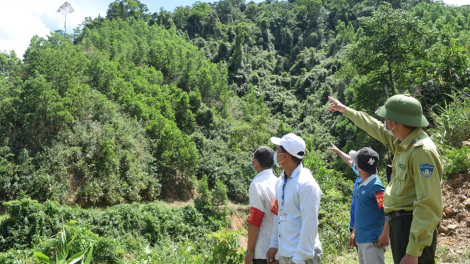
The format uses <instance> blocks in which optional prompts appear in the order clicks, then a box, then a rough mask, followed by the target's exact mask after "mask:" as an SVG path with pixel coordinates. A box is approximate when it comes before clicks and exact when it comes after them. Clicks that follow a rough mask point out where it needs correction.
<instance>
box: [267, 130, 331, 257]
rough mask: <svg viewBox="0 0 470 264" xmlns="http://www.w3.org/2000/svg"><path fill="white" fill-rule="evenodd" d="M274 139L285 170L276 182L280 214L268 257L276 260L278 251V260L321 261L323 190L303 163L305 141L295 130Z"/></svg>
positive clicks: (276, 159)
mask: <svg viewBox="0 0 470 264" xmlns="http://www.w3.org/2000/svg"><path fill="white" fill-rule="evenodd" d="M271 142H272V143H274V144H275V145H277V146H278V147H277V149H276V152H275V153H274V164H276V166H280V167H282V169H283V170H284V171H283V172H282V174H281V176H280V177H279V179H278V181H277V184H276V199H277V203H278V215H277V218H276V217H275V219H274V229H273V234H272V236H271V244H270V249H269V251H268V253H267V255H266V258H267V261H268V263H275V262H276V260H275V255H276V253H279V264H303V263H308V264H317V263H320V261H321V254H322V249H321V244H320V239H319V236H318V212H319V208H320V199H321V190H320V187H319V186H318V184H317V182H316V181H315V179H314V178H313V176H312V174H311V173H310V170H309V169H307V168H304V167H303V166H302V159H303V157H304V154H305V142H304V140H303V139H302V138H300V137H299V136H297V135H295V134H293V133H289V134H287V135H284V136H283V137H282V138H277V137H272V138H271ZM278 251H279V252H278Z"/></svg>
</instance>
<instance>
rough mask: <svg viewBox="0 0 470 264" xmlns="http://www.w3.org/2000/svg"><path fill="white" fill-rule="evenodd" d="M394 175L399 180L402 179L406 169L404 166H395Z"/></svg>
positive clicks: (404, 177) (404, 176)
mask: <svg viewBox="0 0 470 264" xmlns="http://www.w3.org/2000/svg"><path fill="white" fill-rule="evenodd" d="M395 177H396V178H397V180H399V181H404V180H405V179H406V170H405V169H404V168H403V169H402V168H400V167H396V170H395Z"/></svg>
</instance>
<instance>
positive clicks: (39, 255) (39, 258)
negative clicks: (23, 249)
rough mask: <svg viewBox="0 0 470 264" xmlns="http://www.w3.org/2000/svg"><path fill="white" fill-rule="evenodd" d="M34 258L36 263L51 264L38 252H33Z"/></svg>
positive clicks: (47, 258)
mask: <svg viewBox="0 0 470 264" xmlns="http://www.w3.org/2000/svg"><path fill="white" fill-rule="evenodd" d="M33 253H34V256H35V257H36V263H41V261H43V262H46V263H50V264H52V261H51V260H50V259H49V257H47V256H46V255H44V254H42V253H41V252H39V251H36V250H33Z"/></svg>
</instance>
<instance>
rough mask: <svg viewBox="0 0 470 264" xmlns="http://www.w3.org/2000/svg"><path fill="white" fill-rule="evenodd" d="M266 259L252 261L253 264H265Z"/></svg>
mask: <svg viewBox="0 0 470 264" xmlns="http://www.w3.org/2000/svg"><path fill="white" fill-rule="evenodd" d="M267 263H268V262H267V261H266V259H254V260H253V264H267Z"/></svg>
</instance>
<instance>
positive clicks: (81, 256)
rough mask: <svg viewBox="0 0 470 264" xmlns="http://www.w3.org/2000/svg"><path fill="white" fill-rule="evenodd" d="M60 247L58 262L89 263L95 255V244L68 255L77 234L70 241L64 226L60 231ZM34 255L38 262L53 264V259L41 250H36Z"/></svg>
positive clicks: (60, 263)
mask: <svg viewBox="0 0 470 264" xmlns="http://www.w3.org/2000/svg"><path fill="white" fill-rule="evenodd" d="M59 237H60V240H59V248H60V252H59V254H57V255H56V258H55V259H56V262H55V263H56V264H74V263H78V262H79V261H80V263H81V264H89V263H90V262H91V257H92V255H93V245H90V247H89V248H86V249H84V250H82V251H80V252H78V253H76V254H75V255H72V256H70V257H68V255H69V253H70V249H71V248H72V243H73V242H74V241H75V238H76V237H77V234H75V235H74V236H73V237H72V239H71V240H70V241H68V242H67V235H66V234H65V229H64V228H63V227H62V231H61V232H60V233H59ZM33 252H34V256H35V257H36V263H41V262H44V263H48V264H52V261H51V260H50V258H49V257H47V256H46V255H44V254H43V253H41V252H39V251H35V250H33Z"/></svg>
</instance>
